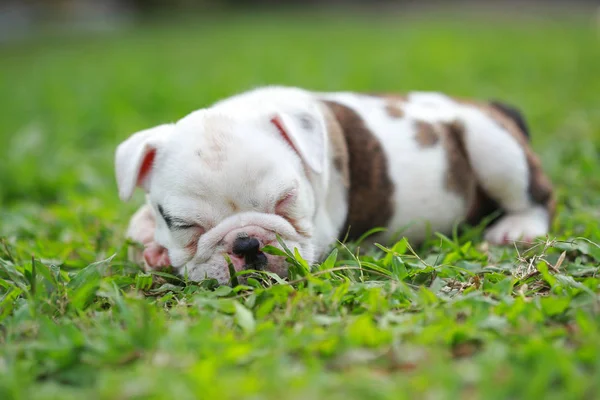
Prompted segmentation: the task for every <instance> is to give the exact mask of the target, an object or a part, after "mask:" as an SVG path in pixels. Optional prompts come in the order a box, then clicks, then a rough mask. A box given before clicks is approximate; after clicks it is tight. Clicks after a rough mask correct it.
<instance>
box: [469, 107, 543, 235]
mask: <svg viewBox="0 0 600 400" xmlns="http://www.w3.org/2000/svg"><path fill="white" fill-rule="evenodd" d="M465 112H466V115H465V119H464V131H463V132H462V133H463V140H464V146H465V149H466V151H467V154H468V158H469V161H470V163H471V165H472V167H473V171H474V173H475V175H476V177H477V181H478V185H479V187H480V188H481V190H482V191H483V192H484V193H485V195H487V196H488V197H489V198H490V199H492V200H493V201H494V202H496V203H497V205H498V206H499V207H500V209H501V210H502V211H503V212H504V215H503V217H502V218H500V219H499V220H498V221H497V222H496V223H495V224H494V225H492V226H491V227H490V228H488V230H487V232H486V233H485V239H486V240H488V241H489V242H491V243H494V244H503V243H510V242H514V241H526V242H531V241H532V240H533V239H534V238H536V237H539V236H544V235H546V234H547V233H548V230H549V228H550V222H551V219H552V217H553V213H554V206H555V203H554V197H553V192H552V186H551V184H550V181H549V180H548V178H547V177H546V176H545V175H544V173H543V171H542V168H541V164H540V161H539V159H538V158H537V156H536V155H535V154H534V153H533V151H532V150H531V148H530V146H529V143H528V141H527V136H526V132H524V131H523V129H522V127H520V126H519V124H518V123H516V121H515V120H514V118H511V116H509V115H506V114H504V113H503V112H502V111H501V110H499V109H496V108H494V107H493V106H490V107H488V108H485V109H484V110H483V111H482V110H481V109H477V108H475V107H468V108H465Z"/></svg>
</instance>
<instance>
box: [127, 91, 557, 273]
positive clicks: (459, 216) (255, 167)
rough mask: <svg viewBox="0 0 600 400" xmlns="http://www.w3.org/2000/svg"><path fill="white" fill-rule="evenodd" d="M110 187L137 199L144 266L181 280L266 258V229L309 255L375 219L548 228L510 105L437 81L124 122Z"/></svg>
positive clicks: (275, 263) (389, 225)
mask: <svg viewBox="0 0 600 400" xmlns="http://www.w3.org/2000/svg"><path fill="white" fill-rule="evenodd" d="M115 165H116V177H117V184H118V189H119V195H120V197H121V199H123V200H127V199H129V198H130V197H131V196H132V193H133V192H134V189H135V188H136V187H141V188H143V189H144V190H145V192H146V194H147V196H146V197H147V202H146V204H145V205H144V206H143V207H142V208H141V209H140V210H139V211H138V212H137V213H136V214H135V215H134V216H133V218H132V220H131V222H130V225H129V230H128V232H127V236H128V237H130V238H131V239H133V240H134V241H138V242H141V243H143V244H144V245H145V250H144V251H143V253H141V252H139V253H138V254H131V257H132V258H133V259H134V260H136V261H140V262H141V261H142V259H143V261H144V262H145V265H146V268H160V267H163V266H167V265H172V266H173V267H174V268H175V270H176V271H177V272H179V273H182V274H183V273H184V272H187V275H188V277H189V278H190V279H192V280H196V281H199V280H203V279H206V278H214V279H216V280H217V281H219V282H220V283H227V282H228V281H229V280H230V276H229V269H228V262H229V261H228V260H230V262H231V263H232V264H233V267H234V268H235V270H236V271H240V270H243V269H245V268H252V269H266V270H269V271H272V272H275V273H277V274H279V275H280V276H283V277H285V276H286V274H287V267H286V263H285V260H284V259H283V258H282V257H277V256H273V255H270V254H266V253H264V252H263V251H262V250H261V249H262V248H263V247H264V246H267V245H271V246H275V247H279V243H278V241H277V239H276V236H277V235H279V236H280V238H281V239H282V240H283V241H284V242H285V243H286V245H287V246H288V247H289V248H290V249H294V248H296V249H297V250H298V251H299V253H300V254H301V255H302V257H303V258H304V259H305V260H307V261H308V262H309V263H313V262H316V261H318V260H319V258H320V257H321V256H323V255H324V253H326V252H327V250H328V249H329V248H330V246H331V245H332V244H334V243H335V242H336V240H338V239H344V238H347V239H349V240H352V239H356V238H358V237H359V236H360V235H361V234H363V233H365V232H366V231H368V230H369V229H371V228H374V227H385V228H386V231H385V232H384V233H380V234H379V236H377V237H375V239H376V240H378V241H382V242H386V241H390V240H393V239H394V238H398V237H400V236H399V235H401V236H406V237H407V238H409V240H411V241H413V242H418V241H422V240H424V239H425V238H426V236H427V234H428V233H429V232H432V231H434V232H441V233H444V234H449V233H451V232H452V229H453V228H454V227H455V226H456V224H458V223H460V222H467V223H471V224H475V223H477V222H478V221H480V220H481V219H482V218H483V217H485V216H488V215H490V214H492V213H494V212H498V213H500V214H501V217H500V218H499V219H498V220H497V221H496V222H495V223H494V224H493V225H492V226H491V227H489V228H488V229H487V231H486V233H485V239H486V240H487V241H489V242H491V243H493V244H506V243H511V242H514V241H519V240H523V241H531V240H533V239H534V238H535V237H538V236H543V235H546V234H547V233H548V229H549V225H550V221H551V218H552V215H553V212H554V197H553V191H552V187H551V184H550V182H549V181H548V179H547V178H546V176H545V175H544V173H543V172H542V169H541V166H540V162H539V160H538V158H537V157H536V156H535V155H534V153H533V151H532V150H531V147H530V145H529V141H528V130H527V126H526V125H525V122H524V120H523V118H522V116H521V115H520V113H519V112H518V111H517V110H516V109H514V108H512V107H509V106H506V105H503V104H501V103H476V102H471V101H464V100H458V99H454V98H451V97H448V96H445V95H443V94H439V93H424V92H415V93H410V94H408V95H406V96H399V95H367V94H357V93H316V92H310V91H307V90H302V89H298V88H290V87H265V88H260V89H256V90H253V91H250V92H246V93H243V94H239V95H237V96H234V97H231V98H229V99H226V100H223V101H220V102H217V103H216V104H214V105H213V106H211V107H209V108H205V109H201V110H198V111H195V112H193V113H191V114H189V115H188V116H186V117H184V118H183V119H181V120H179V121H177V122H175V123H172V124H165V125H160V126H157V127H155V128H152V129H148V130H144V131H141V132H138V133H135V134H134V135H132V136H131V137H130V138H129V139H127V140H126V141H124V142H123V143H121V144H120V145H119V146H118V148H117V151H116V161H115Z"/></svg>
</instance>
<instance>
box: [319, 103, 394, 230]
mask: <svg viewBox="0 0 600 400" xmlns="http://www.w3.org/2000/svg"><path fill="white" fill-rule="evenodd" d="M324 104H325V105H326V106H328V107H329V109H330V110H331V112H332V113H333V115H334V116H335V118H336V120H337V121H338V123H339V126H340V127H341V129H342V133H343V135H344V139H345V142H346V146H347V149H348V156H349V163H350V165H349V172H350V180H349V183H350V186H349V192H348V203H349V204H348V215H347V217H346V222H345V224H344V228H343V229H342V230H341V232H342V235H344V234H345V233H346V232H347V231H348V227H349V228H350V230H349V233H348V239H349V240H354V239H357V238H358V237H360V235H361V234H363V233H365V232H366V231H368V230H369V229H371V228H375V227H385V226H387V224H388V221H389V220H390V218H391V217H392V214H393V205H392V196H393V193H394V185H393V183H392V181H391V179H390V177H389V175H388V166H387V158H386V156H385V154H384V152H383V147H382V146H381V143H379V140H378V139H377V138H376V137H375V135H373V133H371V131H369V129H368V128H367V127H366V126H365V123H364V121H363V120H362V118H361V117H360V116H359V115H358V114H357V113H356V112H355V111H354V110H352V109H351V108H349V107H346V106H344V105H342V104H339V103H336V102H333V101H324ZM340 239H343V238H340Z"/></svg>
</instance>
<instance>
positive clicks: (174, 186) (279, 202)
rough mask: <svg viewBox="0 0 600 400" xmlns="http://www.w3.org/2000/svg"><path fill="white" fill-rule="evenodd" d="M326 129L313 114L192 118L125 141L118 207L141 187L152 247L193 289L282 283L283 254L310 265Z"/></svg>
mask: <svg viewBox="0 0 600 400" xmlns="http://www.w3.org/2000/svg"><path fill="white" fill-rule="evenodd" d="M325 146H326V140H325V124H324V121H323V119H322V117H321V115H320V113H319V112H318V109H314V110H312V109H310V108H305V109H303V110H302V112H272V113H268V112H260V113H257V114H253V113H252V112H246V113H241V114H236V113H231V112H226V111H225V112H222V111H219V110H217V109H206V110H200V111H196V112H194V113H192V114H190V115H188V116H187V117H185V118H183V119H182V120H180V121H178V122H177V123H175V124H168V125H161V126H157V127H155V128H152V129H148V130H145V131H141V132H138V133H135V134H134V135H132V136H131V137H130V138H129V139H127V140H126V141H125V142H123V143H121V144H120V145H119V147H118V148H117V151H116V160H115V167H116V176H117V184H118V188H119V195H120V197H121V199H123V200H127V199H129V198H130V197H131V195H132V193H133V191H134V189H135V188H136V187H142V188H143V189H144V190H145V191H146V193H147V199H148V202H149V204H150V205H151V207H152V209H153V211H154V214H155V217H156V231H155V233H154V239H155V242H156V243H158V244H159V245H160V246H163V247H165V248H166V249H167V250H168V256H169V259H170V262H171V264H172V265H173V266H174V267H175V268H177V269H178V270H179V272H181V273H183V272H184V271H186V270H187V273H188V276H189V277H190V279H193V280H202V279H205V278H214V279H217V280H218V281H219V282H220V283H227V282H228V281H229V279H230V276H229V269H228V263H227V260H228V259H229V260H231V263H232V264H233V266H234V268H235V269H236V271H240V270H242V269H247V268H251V269H266V270H269V271H272V272H275V273H277V274H279V275H281V276H285V275H286V274H287V266H286V265H285V263H284V260H283V259H282V258H281V257H276V256H272V255H269V254H266V253H264V252H263V251H262V249H263V247H265V246H267V245H271V246H275V247H279V244H278V241H277V239H276V236H277V235H279V236H280V237H281V239H282V240H283V241H284V242H285V243H286V245H287V246H288V247H289V248H291V249H293V248H297V249H298V250H299V252H300V254H302V256H303V257H304V258H305V259H306V260H307V261H309V262H312V261H313V258H314V249H313V247H312V244H311V238H312V235H313V222H312V219H313V216H314V214H315V207H316V204H315V194H314V189H313V185H311V179H314V178H315V177H316V176H319V175H321V174H322V173H323V169H324V164H325V158H326V156H325V154H326V147H325Z"/></svg>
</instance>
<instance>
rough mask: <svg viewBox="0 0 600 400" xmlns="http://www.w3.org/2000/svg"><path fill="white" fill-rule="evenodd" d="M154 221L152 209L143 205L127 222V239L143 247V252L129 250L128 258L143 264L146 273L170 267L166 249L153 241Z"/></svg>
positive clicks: (133, 249) (136, 249)
mask: <svg viewBox="0 0 600 400" xmlns="http://www.w3.org/2000/svg"><path fill="white" fill-rule="evenodd" d="M155 230H156V220H155V217H154V213H153V212H152V207H150V206H149V205H148V204H145V205H143V206H142V207H141V208H140V209H139V210H137V211H136V213H135V214H133V216H132V217H131V220H130V221H129V227H128V229H127V237H128V238H130V239H132V240H133V241H135V242H138V243H141V244H143V245H144V250H143V251H142V250H140V249H138V248H130V249H129V254H128V257H129V259H130V260H131V261H133V262H135V263H137V264H141V263H143V264H144V269H145V270H146V271H148V270H153V269H160V268H162V267H167V266H169V265H170V263H171V262H170V260H169V256H168V253H167V249H165V248H164V247H162V246H160V245H159V244H158V243H156V242H155V241H154V231H155Z"/></svg>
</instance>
